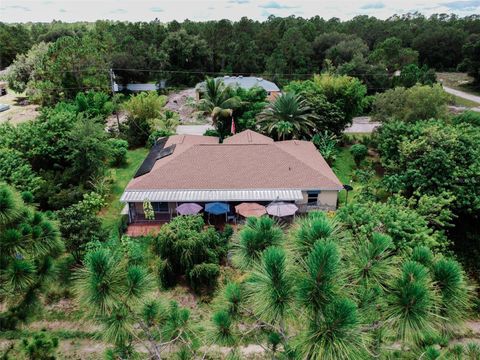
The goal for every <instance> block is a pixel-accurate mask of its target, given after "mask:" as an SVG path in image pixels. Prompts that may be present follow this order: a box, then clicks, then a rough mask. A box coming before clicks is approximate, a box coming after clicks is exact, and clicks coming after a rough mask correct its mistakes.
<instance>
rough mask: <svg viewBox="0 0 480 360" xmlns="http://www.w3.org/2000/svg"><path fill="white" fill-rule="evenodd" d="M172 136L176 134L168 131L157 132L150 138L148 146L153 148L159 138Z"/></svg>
mask: <svg viewBox="0 0 480 360" xmlns="http://www.w3.org/2000/svg"><path fill="white" fill-rule="evenodd" d="M172 135H174V133H173V132H171V131H168V130H155V131H153V132H152V133H151V134H150V136H149V137H148V140H147V146H148V147H152V146H153V145H154V144H155V141H157V140H158V139H159V138H162V137H167V136H172Z"/></svg>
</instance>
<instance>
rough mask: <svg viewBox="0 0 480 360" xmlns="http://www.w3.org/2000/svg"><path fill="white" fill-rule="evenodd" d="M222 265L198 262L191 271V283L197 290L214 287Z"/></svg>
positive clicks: (189, 275)
mask: <svg viewBox="0 0 480 360" xmlns="http://www.w3.org/2000/svg"><path fill="white" fill-rule="evenodd" d="M219 275H220V266H218V265H217V264H198V265H195V266H194V267H193V269H192V270H191V271H190V272H189V274H188V277H189V278H190V283H191V284H192V287H193V289H194V290H195V291H196V292H199V291H200V290H201V289H202V288H206V289H212V288H214V287H215V285H216V284H217V279H218V276H219Z"/></svg>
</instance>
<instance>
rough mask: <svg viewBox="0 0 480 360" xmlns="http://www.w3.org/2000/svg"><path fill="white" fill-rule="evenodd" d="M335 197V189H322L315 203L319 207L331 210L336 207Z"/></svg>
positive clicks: (336, 195) (336, 196) (336, 192)
mask: <svg viewBox="0 0 480 360" xmlns="http://www.w3.org/2000/svg"><path fill="white" fill-rule="evenodd" d="M337 199H338V191H337V190H328V191H322V192H320V194H318V201H317V204H318V205H319V206H321V207H326V208H327V207H328V208H332V209H333V210H334V209H336V208H337Z"/></svg>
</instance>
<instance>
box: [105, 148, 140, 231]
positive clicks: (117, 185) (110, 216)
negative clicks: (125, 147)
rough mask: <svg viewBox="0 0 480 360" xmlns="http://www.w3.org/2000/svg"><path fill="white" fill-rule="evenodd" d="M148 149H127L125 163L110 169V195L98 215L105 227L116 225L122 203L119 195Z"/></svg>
mask: <svg viewBox="0 0 480 360" xmlns="http://www.w3.org/2000/svg"><path fill="white" fill-rule="evenodd" d="M147 153H148V149H146V148H138V149H135V150H129V151H128V154H127V164H126V165H124V166H123V167H119V168H113V169H111V178H112V185H111V188H110V195H109V197H108V199H107V202H108V204H107V206H106V207H105V208H104V209H103V210H102V211H101V213H100V216H101V217H102V219H103V224H104V226H105V227H106V228H109V229H111V228H113V227H114V226H115V225H118V223H119V221H120V220H119V219H120V212H121V211H122V208H123V206H124V204H122V203H121V202H120V201H119V200H120V196H121V195H122V193H123V190H125V187H126V186H127V184H128V182H129V181H130V180H131V179H132V177H133V175H134V174H135V171H137V169H138V167H139V166H140V164H141V163H142V161H143V160H144V159H145V157H146V156H147Z"/></svg>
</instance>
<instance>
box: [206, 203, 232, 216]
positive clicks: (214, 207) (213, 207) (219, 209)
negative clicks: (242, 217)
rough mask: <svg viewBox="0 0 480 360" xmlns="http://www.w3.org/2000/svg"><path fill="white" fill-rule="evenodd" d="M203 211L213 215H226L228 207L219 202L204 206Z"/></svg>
mask: <svg viewBox="0 0 480 360" xmlns="http://www.w3.org/2000/svg"><path fill="white" fill-rule="evenodd" d="M205 211H206V212H208V213H210V214H213V215H220V214H226V213H228V212H229V211H230V205H228V204H226V203H221V202H213V203H208V204H206V205H205Z"/></svg>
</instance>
